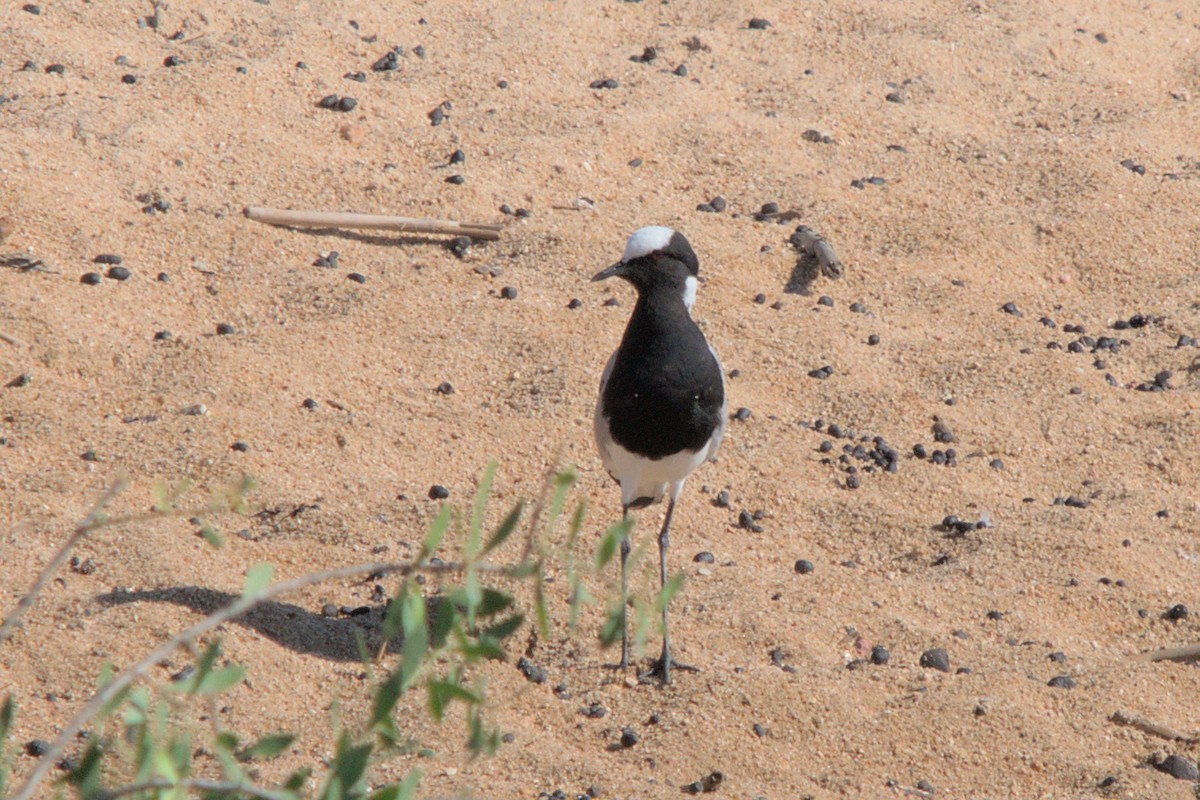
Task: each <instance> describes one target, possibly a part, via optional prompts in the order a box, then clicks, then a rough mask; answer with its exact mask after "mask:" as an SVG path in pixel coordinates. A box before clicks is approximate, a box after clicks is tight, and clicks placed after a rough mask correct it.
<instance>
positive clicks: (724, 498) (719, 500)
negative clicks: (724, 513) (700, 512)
mask: <svg viewBox="0 0 1200 800" xmlns="http://www.w3.org/2000/svg"><path fill="white" fill-rule="evenodd" d="M712 503H713V505H714V506H716V507H717V508H729V492H727V491H725V490H724V489H722V490H721V491H719V492H717V496H716V497H714V498H713V501H712Z"/></svg>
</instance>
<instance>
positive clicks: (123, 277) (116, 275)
mask: <svg viewBox="0 0 1200 800" xmlns="http://www.w3.org/2000/svg"><path fill="white" fill-rule="evenodd" d="M105 274H106V275H108V277H110V278H112V279H113V280H114V281H127V280H129V278H130V276H132V275H133V273H132V272H130V271H129V270H127V269H125V267H109V268H108V272H106V273H105Z"/></svg>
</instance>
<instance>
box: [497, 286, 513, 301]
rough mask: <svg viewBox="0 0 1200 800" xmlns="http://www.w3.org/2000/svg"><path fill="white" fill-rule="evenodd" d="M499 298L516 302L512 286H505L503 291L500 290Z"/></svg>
mask: <svg viewBox="0 0 1200 800" xmlns="http://www.w3.org/2000/svg"><path fill="white" fill-rule="evenodd" d="M500 296H501V297H503V298H504V299H505V300H516V299H517V289H516V287H514V286H505V287H504V288H503V289H501V290H500Z"/></svg>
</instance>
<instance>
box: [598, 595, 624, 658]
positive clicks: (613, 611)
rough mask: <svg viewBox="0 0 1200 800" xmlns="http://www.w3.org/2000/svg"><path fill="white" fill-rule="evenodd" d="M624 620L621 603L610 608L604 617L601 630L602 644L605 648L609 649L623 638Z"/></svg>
mask: <svg viewBox="0 0 1200 800" xmlns="http://www.w3.org/2000/svg"><path fill="white" fill-rule="evenodd" d="M623 619H624V617H623V615H622V614H621V603H620V602H616V603H613V604H612V605H611V606H609V609H608V613H607V614H605V615H604V625H603V626H601V628H600V642H601V643H602V644H603V645H604V646H605V647H608V646H609V645H610V644H612V643H613V642H615V641H617V640H618V639H620V638H621V622H622V621H623Z"/></svg>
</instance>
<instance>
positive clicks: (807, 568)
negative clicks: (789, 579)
mask: <svg viewBox="0 0 1200 800" xmlns="http://www.w3.org/2000/svg"><path fill="white" fill-rule="evenodd" d="M814 569H816V567H814V566H813V563H812V562H811V561H809V560H808V559H806V558H801V559H799V560H797V561H796V566H795V570H796V572H797V573H799V574H800V575H809V574H811V573H812V571H813V570H814Z"/></svg>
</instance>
